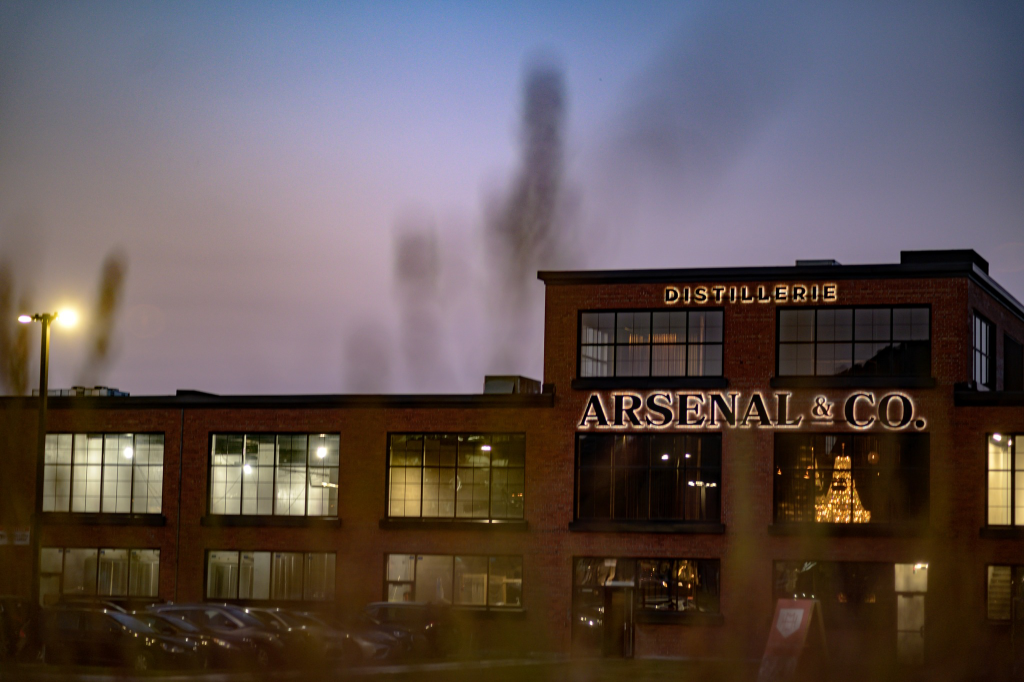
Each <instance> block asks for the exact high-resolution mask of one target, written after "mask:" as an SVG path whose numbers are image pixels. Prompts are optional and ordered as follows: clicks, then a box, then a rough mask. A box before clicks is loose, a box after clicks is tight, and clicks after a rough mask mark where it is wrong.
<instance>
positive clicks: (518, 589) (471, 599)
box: [385, 554, 523, 609]
mask: <svg viewBox="0 0 1024 682" xmlns="http://www.w3.org/2000/svg"><path fill="white" fill-rule="evenodd" d="M385 598H386V599H387V600H388V601H389V602H407V601H417V602H430V603H437V604H453V605H455V606H476V607H484V608H495V609H502V608H521V607H522V605H523V558H522V557H521V556H451V555H442V554H419V555H417V554H388V555H387V579H386V585H385Z"/></svg>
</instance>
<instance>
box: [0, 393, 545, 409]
mask: <svg viewBox="0 0 1024 682" xmlns="http://www.w3.org/2000/svg"><path fill="white" fill-rule="evenodd" d="M18 402H22V403H24V408H25V409H35V406H36V402H37V399H36V398H29V397H25V396H0V405H4V406H10V407H13V406H14V405H16V404H17V403H18ZM554 404H555V396H554V394H553V393H534V394H526V393H522V394H496V393H492V394H476V393H474V394H437V395H332V394H313V395H215V394H212V393H203V392H200V391H191V390H187V391H180V392H179V394H178V395H166V396H164V395H156V396H126V397H101V398H97V397H72V396H60V397H51V398H50V399H49V400H48V405H49V406H50V408H51V409H56V410H59V409H72V408H81V409H91V410H101V409H133V408H149V409H153V408H167V409H188V408H206V409H227V408H247V409H301V408H309V409H345V408H349V409H351V408H367V407H383V408H405V409H438V408H470V409H472V408H478V409H479V408H484V409H486V408H524V407H527V408H545V407H553V406H554Z"/></svg>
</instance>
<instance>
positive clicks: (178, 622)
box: [150, 616, 199, 634]
mask: <svg viewBox="0 0 1024 682" xmlns="http://www.w3.org/2000/svg"><path fill="white" fill-rule="evenodd" d="M150 618H154V619H159V620H162V621H163V622H165V623H170V624H171V627H173V628H176V629H178V630H181V631H182V632H190V633H193V634H194V633H197V632H199V628H197V627H196V626H195V625H193V624H192V623H190V622H188V621H187V620H185V619H183V618H175V617H173V616H171V617H169V618H164V617H160V616H150Z"/></svg>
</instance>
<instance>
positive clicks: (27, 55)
mask: <svg viewBox="0 0 1024 682" xmlns="http://www.w3.org/2000/svg"><path fill="white" fill-rule="evenodd" d="M763 4H764V3H731V4H728V5H727V6H723V3H720V2H708V3H680V2H666V3H655V2H645V3H633V2H621V3H612V2H605V3H593V2H575V3H573V2H562V3H551V2H537V3H527V2H514V3H513V2H509V3H497V2H483V3H481V2H462V3H459V2H438V3H426V2H400V3H399V2H394V3H378V2H368V3H357V2H346V3H292V4H288V5H284V4H283V3H248V2H247V3H238V4H231V3H226V2H218V3H179V2H174V3H172V2H165V3H142V2H138V3H124V2H122V3H101V2H91V3H49V2H43V1H40V0H32V1H31V2H17V1H12V0H7V1H6V2H4V3H3V4H0V257H3V258H6V259H8V260H9V261H11V262H14V264H15V265H14V267H15V286H16V289H17V292H18V293H19V294H29V295H31V300H32V301H33V306H34V307H35V308H37V309H39V310H42V309H45V308H55V307H59V306H61V305H63V304H64V303H65V302H69V303H74V304H76V305H77V306H78V307H79V308H80V309H81V310H82V312H83V314H84V315H86V316H88V311H89V308H90V307H91V306H93V305H94V300H95V298H96V289H97V284H98V277H99V272H100V267H101V265H102V262H103V260H104V258H105V257H106V255H107V254H108V253H110V252H111V251H113V250H115V249H120V250H121V252H123V253H124V254H125V255H126V257H127V261H128V275H127V279H126V283H125V289H124V297H123V301H122V308H121V312H120V315H119V316H118V319H117V324H116V327H115V330H114V336H113V338H114V345H113V355H112V358H111V362H110V364H109V366H108V367H106V368H105V369H104V371H103V372H102V373H101V374H100V375H99V376H98V377H96V381H95V382H94V383H102V384H105V385H109V386H115V387H118V388H121V389H122V390H126V391H129V392H131V393H132V394H134V395H141V394H166V393H172V392H173V391H174V390H175V389H177V388H194V389H199V390H207V391H211V392H218V393H330V392H344V391H353V390H358V391H382V392H383V391H388V392H395V391H399V392H401V391H415V392H451V391H465V392H476V391H479V390H480V388H481V386H482V379H483V375H484V374H485V373H521V374H526V375H529V376H534V377H538V378H539V377H540V373H541V354H542V348H541V345H540V336H539V334H540V331H539V321H540V320H541V310H540V308H539V306H536V307H535V309H534V310H533V312H532V313H531V321H530V323H529V324H527V325H526V329H525V330H524V333H523V344H522V346H523V352H522V356H521V357H519V358H515V359H512V360H509V359H508V358H505V359H504V360H495V358H494V356H493V354H491V353H489V352H488V348H489V347H491V346H492V345H494V339H493V334H494V333H495V332H494V330H495V329H499V328H501V325H500V324H497V323H495V321H496V320H497V319H498V318H500V317H501V315H502V311H501V307H502V304H501V301H500V298H499V297H497V296H494V295H493V283H492V282H491V280H490V279H489V272H490V271H492V270H493V269H494V268H495V263H494V260H495V259H500V258H501V254H495V252H494V251H493V249H488V248H487V247H486V245H485V244H484V239H483V236H482V235H483V232H484V225H485V224H486V221H487V216H488V211H489V210H491V207H493V205H494V204H495V202H496V197H500V196H502V194H503V192H505V191H506V190H507V188H508V186H509V184H510V182H511V179H512V177H513V176H514V174H515V173H516V170H517V167H518V163H519V130H520V111H521V108H522V98H523V95H522V84H523V78H524V74H525V73H526V69H527V67H528V65H529V64H530V63H531V60H535V59H536V58H537V55H543V56H544V57H545V58H546V59H547V60H551V61H553V62H554V63H555V64H557V65H559V66H560V68H561V69H562V72H563V77H564V83H565V91H566V100H567V101H566V105H567V118H566V121H565V132H564V143H565V152H564V153H565V182H566V188H567V190H566V194H565V205H566V206H567V207H568V209H567V210H566V211H565V213H564V218H563V220H562V221H561V222H560V224H559V228H560V233H559V239H560V240H561V243H562V245H563V247H564V248H565V251H566V253H567V254H568V257H567V258H566V260H565V266H566V267H573V268H583V267H585V268H646V267H700V266H734V265H788V264H792V263H793V261H794V260H795V259H797V258H835V259H837V260H839V261H840V262H843V263H871V262H896V261H898V259H899V251H900V249H915V248H917V249H939V248H974V249H975V250H977V251H978V252H979V253H981V255H982V256H984V257H985V258H987V259H988V260H989V261H990V263H991V265H992V268H991V272H992V275H993V276H994V277H995V278H996V279H997V280H998V281H1000V282H1001V283H1002V284H1003V285H1004V286H1005V287H1006V288H1007V289H1008V290H1009V291H1010V292H1011V293H1012V294H1013V295H1015V296H1016V297H1017V298H1018V299H1024V41H1021V40H1020V36H1021V35H1024V5H1021V4H1020V3H1017V2H1006V3H1002V4H1000V3H987V4H985V5H984V9H977V8H976V7H977V6H975V5H973V4H972V5H970V6H968V5H966V4H964V5H962V6H960V7H956V6H953V5H952V4H951V3H950V4H945V5H942V6H940V5H939V4H938V3H906V4H904V6H903V8H902V9H893V8H892V7H891V4H892V3H886V2H877V3H876V2H866V3H846V4H848V5H850V7H847V8H846V9H834V8H833V9H825V8H822V7H821V5H823V4H828V5H831V4H832V3H813V2H808V3H805V4H800V3H781V5H783V7H781V8H779V9H776V10H765V9H763V7H762V6H763ZM409 226H412V227H413V228H416V229H419V230H422V229H426V227H430V228H431V229H433V230H434V233H435V235H436V239H437V243H438V244H439V249H440V260H441V265H440V272H441V274H440V275H439V279H438V283H437V290H436V291H435V292H434V293H433V297H432V298H431V299H430V300H429V302H428V303H429V305H426V306H425V308H427V309H428V312H427V313H424V316H425V317H423V318H422V319H421V318H416V320H415V323H414V324H413V323H410V322H409V318H408V316H403V315H402V310H403V309H404V310H406V311H408V310H409V301H408V299H402V294H401V292H400V291H397V290H396V285H395V282H394V262H395V256H394V246H393V237H394V235H395V233H396V230H399V231H400V230H402V229H404V228H407V227H409ZM489 282H491V283H490V284H489ZM531 287H532V289H531V292H530V296H531V297H532V298H531V300H533V301H534V302H536V301H537V300H539V299H538V298H537V295H538V294H539V292H540V290H541V285H540V283H539V282H535V283H532V284H531ZM403 301H404V302H403ZM5 324H6V323H5ZM420 324H425V325H426V326H428V327H430V328H431V329H432V330H433V331H432V334H433V338H434V340H435V342H436V344H437V347H436V348H434V350H433V351H432V352H433V353H434V354H435V355H436V357H432V358H428V360H429V362H427V363H425V364H427V365H429V367H426V368H424V367H422V366H413V365H416V363H420V364H423V363H424V361H423V357H422V356H417V355H415V354H410V353H409V352H408V343H407V342H408V341H409V340H415V339H416V338H417V334H418V333H419V332H418V327H417V326H418V325H420ZM88 333H89V330H88V329H85V328H83V329H79V330H76V331H71V330H64V329H58V330H57V331H55V333H54V336H53V346H52V355H51V386H52V387H67V386H69V385H71V384H73V383H75V382H76V381H78V380H79V378H80V377H81V376H82V365H83V363H84V361H85V357H86V350H85V348H86V343H85V339H86V338H87V336H88ZM37 334H38V332H37V331H36V330H33V336H32V344H33V345H32V355H31V357H32V362H33V363H35V362H36V354H37V351H36V344H37V343H38V341H37V339H38V336H37ZM403 339H405V342H403ZM403 343H405V345H404V346H403ZM403 349H404V350H403ZM32 371H33V372H35V371H36V370H35V369H34V368H33V370H32ZM32 377H33V379H32V381H33V382H34V381H35V374H34V373H33V375H32Z"/></svg>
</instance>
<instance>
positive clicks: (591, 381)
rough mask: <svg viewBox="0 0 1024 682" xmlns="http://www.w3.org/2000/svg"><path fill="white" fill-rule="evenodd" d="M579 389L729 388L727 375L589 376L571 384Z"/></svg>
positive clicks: (575, 380)
mask: <svg viewBox="0 0 1024 682" xmlns="http://www.w3.org/2000/svg"><path fill="white" fill-rule="evenodd" d="M569 385H570V386H571V387H572V388H573V389H574V390H577V391H598V390H602V389H616V388H636V389H647V388H728V387H729V380H728V379H726V378H725V377H587V378H585V379H584V378H581V379H573V380H572V383H570V384H569Z"/></svg>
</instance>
